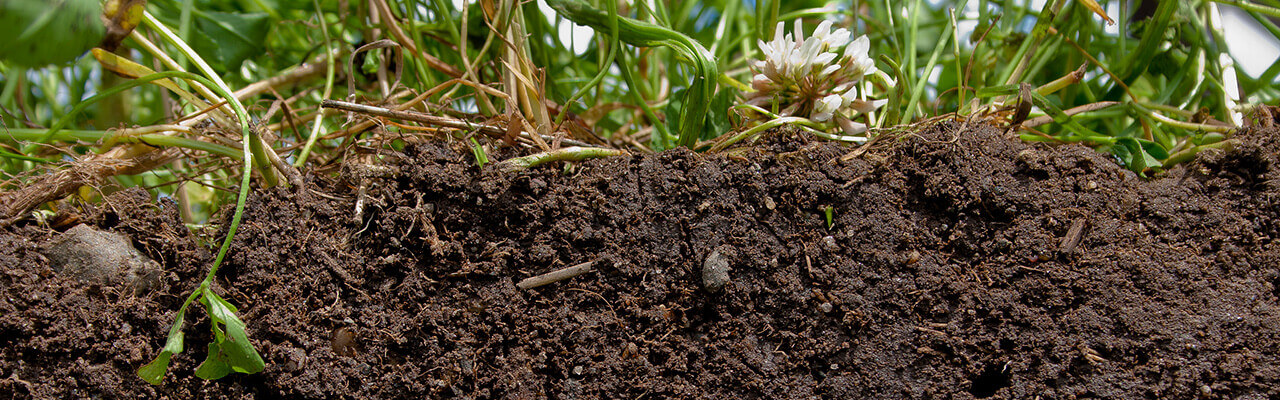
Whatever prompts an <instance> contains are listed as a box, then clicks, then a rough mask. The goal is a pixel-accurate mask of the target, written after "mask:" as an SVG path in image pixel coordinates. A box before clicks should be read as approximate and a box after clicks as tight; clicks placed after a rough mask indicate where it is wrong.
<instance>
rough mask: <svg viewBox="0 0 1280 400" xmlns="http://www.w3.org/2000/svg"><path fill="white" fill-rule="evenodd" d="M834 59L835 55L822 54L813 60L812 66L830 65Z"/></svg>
mask: <svg viewBox="0 0 1280 400" xmlns="http://www.w3.org/2000/svg"><path fill="white" fill-rule="evenodd" d="M835 59H836V53H822V54H819V55H818V56H817V57H814V58H813V64H830V63H831V61H833V60H835Z"/></svg>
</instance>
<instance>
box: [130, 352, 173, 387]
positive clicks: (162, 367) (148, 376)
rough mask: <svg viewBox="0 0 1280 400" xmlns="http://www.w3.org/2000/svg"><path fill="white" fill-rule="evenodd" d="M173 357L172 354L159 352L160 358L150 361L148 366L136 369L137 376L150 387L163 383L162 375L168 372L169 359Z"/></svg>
mask: <svg viewBox="0 0 1280 400" xmlns="http://www.w3.org/2000/svg"><path fill="white" fill-rule="evenodd" d="M170 357H173V353H170V352H168V351H162V352H160V356H158V357H156V359H155V360H151V363H150V364H147V365H144V366H142V368H138V376H139V377H141V378H142V380H144V381H147V383H150V384H152V385H159V384H160V382H163V381H164V373H165V371H168V370H169V358H170Z"/></svg>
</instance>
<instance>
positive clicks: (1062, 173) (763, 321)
mask: <svg viewBox="0 0 1280 400" xmlns="http://www.w3.org/2000/svg"><path fill="white" fill-rule="evenodd" d="M1277 135H1280V132H1277V131H1275V130H1271V131H1263V130H1256V129H1255V130H1251V131H1246V132H1243V133H1242V134H1240V135H1239V139H1240V140H1241V141H1242V143H1240V144H1239V145H1237V146H1235V147H1234V149H1231V150H1228V151H1216V150H1214V151H1206V152H1204V153H1202V154H1201V155H1200V156H1199V157H1198V158H1197V160H1196V161H1195V162H1193V163H1190V164H1188V165H1186V166H1183V167H1179V168H1177V169H1175V170H1173V171H1171V172H1169V173H1168V174H1167V176H1162V177H1158V178H1156V179H1151V180H1144V179H1142V178H1140V177H1138V176H1136V175H1135V174H1133V173H1132V172H1129V171H1127V170H1125V169H1124V168H1122V167H1120V166H1118V165H1117V164H1116V162H1115V161H1114V160H1113V159H1112V158H1111V157H1110V156H1108V155H1106V154H1100V153H1097V152H1094V151H1093V150H1091V149H1088V148H1084V147H1080V146H1073V145H1072V146H1056V147H1051V146H1045V145H1028V144H1024V143H1021V142H1018V141H1015V140H1011V139H1008V138H1006V137H1004V136H1003V135H1002V134H1001V133H999V132H997V131H995V130H993V129H990V128H984V127H977V128H972V129H963V130H961V129H959V127H957V126H955V125H948V124H943V125H939V126H936V127H934V128H931V129H928V130H926V131H925V132H923V133H921V134H918V135H912V136H909V137H907V138H905V139H904V140H903V141H902V142H900V143H898V144H896V145H894V146H892V148H891V149H888V150H885V151H873V152H871V153H868V154H865V155H863V156H861V157H859V158H856V159H853V160H852V161H848V162H841V161H839V157H840V156H841V155H843V154H845V153H846V152H848V151H849V150H850V149H849V148H845V147H839V146H836V145H834V144H830V143H824V142H816V141H810V140H809V139H807V138H804V137H797V136H787V135H782V136H779V137H775V138H773V139H771V140H769V141H767V142H766V144H765V145H763V146H761V147H760V148H758V149H756V150H753V151H751V152H748V153H745V154H738V155H735V156H703V155H698V154H694V153H691V152H689V151H687V150H674V151H668V152H664V153H660V154H656V155H644V156H641V155H635V156H627V157H615V158H609V159H603V160H594V161H588V162H583V163H578V164H574V165H572V166H570V167H565V166H563V165H555V166H552V167H542V168H538V169H536V170H533V171H529V172H524V173H516V174H503V173H499V172H497V171H493V170H486V171H483V172H481V171H479V170H478V169H477V168H476V167H475V164H474V161H473V159H472V158H471V155H470V154H469V153H468V152H467V151H466V149H465V148H463V149H459V148H454V147H451V145H450V144H448V143H443V142H438V143H425V144H420V145H415V146H413V147H411V148H409V149H408V150H406V151H405V152H404V153H403V154H399V155H397V156H396V157H390V160H389V161H387V162H385V163H384V164H383V165H382V166H378V167H368V166H364V167H361V166H357V165H348V166H347V168H345V170H346V172H344V173H343V174H342V176H341V177H339V178H336V179H327V178H326V179H320V178H314V177H313V178H312V181H311V185H310V189H308V191H307V192H305V194H302V195H298V194H295V193H294V192H292V191H291V190H284V189H282V190H267V191H258V192H256V194H254V195H253V197H252V198H251V200H250V204H249V208H248V210H247V212H246V214H245V221H244V223H243V225H241V232H240V234H239V235H238V236H237V237H236V245H235V247H234V248H233V249H232V250H231V253H230V255H229V257H228V262H227V265H226V266H225V267H224V268H223V269H222V270H221V271H220V272H219V274H218V275H219V276H218V280H217V284H216V289H217V290H218V292H219V293H221V294H222V295H223V297H225V298H226V299H227V300H229V301H230V302H232V303H233V304H235V305H237V306H238V307H239V308H240V311H241V318H242V319H243V320H245V321H246V322H247V323H248V326H249V335H250V338H251V339H252V340H253V342H254V343H255V344H256V345H257V348H258V349H259V350H260V352H261V353H262V356H263V358H264V359H265V360H266V361H267V369H266V370H265V371H263V372H262V373H259V374H256V375H242V374H233V375H232V376H231V377H228V378H225V379H222V380H219V381H212V382H208V381H202V380H200V379H197V378H194V377H193V376H192V371H193V370H194V368H195V366H196V365H197V364H198V363H199V362H200V361H201V360H203V358H204V354H205V345H206V343H208V341H209V340H210V336H211V334H210V332H209V328H208V318H207V317H206V316H205V315H204V312H203V311H202V310H201V309H199V308H193V311H192V312H191V313H189V315H188V317H187V325H186V332H187V352H186V353H183V354H181V355H179V356H176V357H175V361H174V364H173V366H172V367H171V369H170V372H169V376H168V377H167V378H166V381H165V382H164V384H163V385H161V386H158V387H153V386H150V385H148V384H146V383H145V382H143V381H142V380H141V379H139V378H138V377H137V376H136V375H135V374H134V371H135V370H136V369H137V368H139V367H141V366H142V365H144V364H145V363H147V362H148V361H149V360H150V358H151V357H154V356H155V355H156V354H157V353H158V352H159V351H160V348H161V347H162V346H163V344H164V338H165V333H166V331H167V329H168V328H169V324H170V323H171V322H172V318H173V313H174V312H176V310H177V308H178V306H179V304H180V303H181V301H182V300H183V299H184V298H185V296H186V294H187V293H188V292H189V291H190V290H191V289H192V288H193V286H194V285H195V284H196V283H197V282H198V281H199V279H201V278H202V277H203V274H204V273H205V268H207V266H208V264H209V263H210V262H211V259H212V257H211V254H210V251H208V250H207V249H206V248H204V247H201V246H200V245H197V244H196V242H197V240H196V238H195V237H193V236H192V235H190V234H189V233H187V232H188V231H187V229H186V228H185V227H184V226H183V225H182V224H181V223H180V219H179V217H178V216H177V212H176V211H175V207H174V206H173V205H172V204H171V203H170V202H168V201H162V202H160V203H159V205H157V204H156V203H155V202H153V201H151V200H150V199H149V198H147V197H146V196H145V194H143V193H141V192H123V193H121V194H118V195H115V196H112V197H110V198H109V201H108V202H107V203H106V204H103V205H100V206H97V207H96V208H94V209H82V210H80V211H79V213H80V214H81V217H82V218H83V220H84V221H86V223H88V224H90V225H93V226H95V227H98V228H101V229H104V230H108V231H113V232H117V233H120V234H123V235H125V236H127V237H129V238H131V241H132V243H133V244H134V245H135V246H136V247H137V248H138V249H139V250H141V251H142V252H143V253H145V254H146V255H148V256H150V257H151V258H152V259H154V260H156V261H157V262H159V264H160V265H161V266H162V268H163V271H164V272H163V273H162V275H161V278H160V284H159V285H158V286H157V287H155V288H154V289H152V290H150V291H144V293H143V294H140V295H135V294H133V291H132V290H127V288H118V287H109V286H102V285H94V284H86V283H82V282H81V281H78V280H76V279H74V278H72V277H70V276H66V275H63V274H59V273H57V272H55V271H54V270H53V269H52V267H51V266H50V265H49V262H48V261H47V258H46V256H45V255H44V250H43V248H44V247H47V246H48V243H49V242H50V241H51V240H52V239H54V238H56V237H57V235H59V233H58V232H55V231H51V230H49V229H48V228H43V227H41V226H40V225H37V224H34V223H28V224H27V225H23V226H17V227H11V228H8V229H6V230H2V231H0V291H2V293H0V398H175V399H187V398H261V399H274V398H285V399H292V398H357V399H388V398H418V397H428V398H479V399H488V398H511V399H541V398H556V399H574V398H576V399H595V398H619V399H638V398H648V399H662V398H714V399H733V398H762V399H809V398H833V399H857V398H889V399H896V398H915V399H952V398H954V399H971V398H1008V399H1033V398H1043V399H1069V398H1075V399H1083V398H1105V399H1192V398H1204V399H1266V398H1272V399H1275V398H1280V300H1278V299H1277V297H1278V296H1280V251H1278V250H1280V248H1278V247H1277V243H1276V241H1275V240H1274V239H1275V238H1276V237H1277V236H1278V235H1280V215H1278V214H1280V208H1278V204H1277V200H1280V183H1278V182H1280V181H1277V178H1280V164H1278V163H1277V152H1280V140H1278V139H1277ZM383 167H389V168H383ZM362 188H363V189H362ZM362 192H363V195H362V194H361V193H362ZM828 207H829V209H830V210H831V212H832V215H833V217H834V218H833V219H832V220H831V222H832V224H831V226H828V224H827V221H826V216H825V214H826V213H825V212H824V210H827V209H828ZM224 220H225V217H224ZM224 225H225V224H224ZM214 237H220V236H214ZM204 240H208V238H205V239H204ZM713 253H718V254H719V255H718V256H716V257H712V258H721V259H723V261H727V263H728V265H729V267H730V268H731V269H730V270H729V273H728V278H729V281H728V283H727V284H726V285H725V286H724V288H723V289H722V290H721V291H720V292H718V293H716V294H710V293H708V292H707V291H706V290H705V289H704V287H703V278H702V277H703V271H702V269H703V266H704V263H705V262H706V260H707V259H708V258H709V256H711V255H712V254H713ZM588 261H596V264H595V271H593V272H590V273H588V274H586V275H582V276H578V277H576V278H572V279H570V280H567V281H563V282H559V283H555V284H552V285H548V286H543V287H540V288H536V289H533V290H522V289H518V288H517V287H516V286H515V284H516V283H517V282H519V281H520V280H522V279H524V278H527V277H530V276H534V275H537V274H541V273H544V272H548V271H551V270H555V269H559V268H563V267H566V266H570V265H574V264H578V263H583V262H588ZM714 263H715V262H714V260H713V264H714Z"/></svg>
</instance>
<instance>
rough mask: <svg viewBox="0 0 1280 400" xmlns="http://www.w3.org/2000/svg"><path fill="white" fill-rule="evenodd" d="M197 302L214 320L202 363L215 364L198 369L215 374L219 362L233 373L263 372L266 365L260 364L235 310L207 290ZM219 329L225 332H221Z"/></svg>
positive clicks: (255, 350)
mask: <svg viewBox="0 0 1280 400" xmlns="http://www.w3.org/2000/svg"><path fill="white" fill-rule="evenodd" d="M200 302H201V303H204V305H205V308H206V309H207V310H208V311H209V318H210V319H212V320H213V321H212V323H213V334H214V343H212V344H210V347H209V352H210V355H209V357H208V358H207V359H205V363H209V362H210V361H211V360H212V361H214V362H215V364H212V365H208V366H206V365H204V364H201V367H200V369H205V370H206V372H209V373H210V374H211V375H212V373H213V372H217V371H218V368H219V367H218V365H216V363H219V362H220V363H224V364H226V365H227V366H230V367H231V370H232V371H235V372H241V373H246V374H252V373H256V372H259V371H262V369H263V368H264V367H265V366H266V364H265V363H264V362H263V361H262V356H260V355H258V350H257V349H254V348H253V344H252V343H250V342H249V335H248V334H247V333H245V326H244V322H242V321H240V318H239V317H237V316H236V312H237V310H236V307H235V306H233V305H231V303H228V302H227V301H226V300H223V299H222V298H221V297H218V295H217V294H215V293H213V290H212V289H209V288H205V289H204V295H203V296H201V297H200ZM220 325H221V326H220ZM222 327H225V329H226V330H225V331H223V329H222ZM215 354H216V355H215ZM223 375H224V376H225V374H223ZM215 379H216V378H215Z"/></svg>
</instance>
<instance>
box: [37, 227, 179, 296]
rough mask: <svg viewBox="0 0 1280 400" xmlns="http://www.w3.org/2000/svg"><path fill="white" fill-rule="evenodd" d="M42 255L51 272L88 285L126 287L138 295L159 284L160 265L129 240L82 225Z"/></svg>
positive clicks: (59, 239) (72, 229)
mask: <svg viewBox="0 0 1280 400" xmlns="http://www.w3.org/2000/svg"><path fill="white" fill-rule="evenodd" d="M45 255H46V256H47V257H48V258H49V263H50V265H51V266H52V267H53V269H54V271H57V272H58V273H60V274H62V275H66V276H70V277H72V278H75V279H78V280H80V281H82V282H86V283H90V284H95V285H105V286H125V287H129V288H132V289H133V292H134V294H135V295H138V294H142V293H146V292H148V291H150V290H151V289H152V288H153V287H155V286H156V284H158V283H159V275H160V265H159V264H158V263H156V262H155V261H153V260H151V259H150V258H148V257H147V256H146V255H145V254H142V252H140V251H138V249H136V248H134V247H133V245H132V244H130V243H129V239H127V238H125V237H124V236H121V235H119V234H116V233H113V232H104V231H99V230H97V229H94V228H92V227H90V226H88V225H84V224H81V225H76V226H75V227H73V228H71V229H68V230H67V231H66V232H65V233H63V234H62V235H60V236H58V237H57V238H56V239H54V240H53V243H52V244H50V245H49V247H48V248H47V249H46V250H45Z"/></svg>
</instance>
